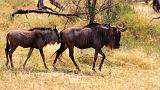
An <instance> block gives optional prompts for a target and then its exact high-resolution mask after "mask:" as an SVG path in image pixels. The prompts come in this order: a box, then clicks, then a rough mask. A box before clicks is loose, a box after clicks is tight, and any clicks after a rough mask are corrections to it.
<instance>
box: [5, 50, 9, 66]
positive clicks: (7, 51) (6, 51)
mask: <svg viewBox="0 0 160 90" xmlns="http://www.w3.org/2000/svg"><path fill="white" fill-rule="evenodd" d="M5 53H6V58H7V61H6V66H8V63H9V58H8V53H9V49H8V50H5Z"/></svg>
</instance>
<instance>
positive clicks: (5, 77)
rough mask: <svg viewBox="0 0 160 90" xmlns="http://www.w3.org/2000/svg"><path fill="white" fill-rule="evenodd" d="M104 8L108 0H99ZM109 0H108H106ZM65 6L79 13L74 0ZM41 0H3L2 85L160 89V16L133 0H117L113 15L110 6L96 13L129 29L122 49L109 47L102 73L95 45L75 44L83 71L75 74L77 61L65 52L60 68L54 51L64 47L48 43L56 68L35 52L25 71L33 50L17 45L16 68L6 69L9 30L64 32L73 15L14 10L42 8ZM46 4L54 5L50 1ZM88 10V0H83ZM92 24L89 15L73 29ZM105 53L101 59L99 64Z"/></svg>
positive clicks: (6, 87) (0, 5)
mask: <svg viewBox="0 0 160 90" xmlns="http://www.w3.org/2000/svg"><path fill="white" fill-rule="evenodd" d="M97 1H98V2H97V4H96V7H97V8H98V7H99V6H100V5H101V4H103V2H101V0H97ZM106 1H107V0H106ZM59 2H60V3H62V4H63V5H65V8H66V10H65V11H64V13H72V12H74V9H73V8H74V5H73V4H72V3H71V0H59ZM36 3H37V2H36V0H19V1H17V0H0V9H1V12H0V48H1V49H0V83H1V84H0V89H2V90H3V89H4V90H11V89H13V90H14V89H16V90H17V89H19V90H21V89H26V90H28V89H38V90H39V89H41V90H44V89H45V90H46V89H49V90H50V89H62V90H63V89H79V90H81V89H111V90H112V89H113V90H158V89H160V77H159V76H160V59H159V57H160V22H159V20H153V21H152V22H151V18H153V17H155V16H158V15H159V14H156V13H155V12H154V11H153V10H152V8H151V6H150V4H148V5H145V4H143V3H135V4H128V2H127V1H126V0H113V2H112V8H111V11H112V12H110V13H107V10H105V11H103V12H101V13H99V14H97V15H96V21H97V22H99V23H108V22H110V23H112V24H113V25H115V24H119V23H121V22H124V23H125V25H126V27H127V28H128V30H127V31H126V32H124V33H123V34H122V39H121V48H120V49H118V50H109V49H108V48H106V47H104V48H103V51H104V52H105V54H106V56H107V60H105V63H104V66H103V68H102V72H99V71H98V70H97V73H94V72H93V71H92V70H91V67H92V62H93V55H94V50H93V49H86V50H79V49H77V48H75V50H76V51H75V57H76V62H77V63H78V65H79V66H80V68H81V70H82V72H81V73H78V74H75V73H74V71H73V70H75V67H74V65H73V64H72V62H71V60H70V59H69V57H68V52H67V51H66V52H65V53H64V54H63V57H62V58H61V60H62V61H63V62H65V63H62V62H60V61H58V63H57V68H58V71H54V70H52V61H53V59H54V56H53V57H51V55H52V54H53V53H54V52H55V51H56V50H57V49H58V48H59V45H57V44H56V45H48V46H46V47H45V48H44V53H45V57H46V62H47V65H48V66H49V68H50V70H49V71H45V69H44V67H43V64H42V60H41V57H40V55H39V52H38V51H37V50H35V51H34V52H33V55H32V56H31V58H30V60H29V62H28V64H27V66H26V68H27V69H26V70H23V69H22V65H23V62H24V60H25V58H26V55H27V53H28V49H23V48H21V47H19V48H17V50H16V51H15V53H14V55H13V62H14V65H15V67H16V68H15V69H10V68H6V67H5V62H6V58H5V52H4V49H5V43H6V34H7V33H8V32H10V31H14V30H23V29H29V28H33V27H36V26H45V27H48V26H52V25H53V24H55V25H57V27H58V30H59V31H61V30H63V29H64V26H65V23H66V21H67V18H64V17H58V16H48V15H44V14H28V15H27V18H26V16H25V15H18V16H15V17H14V18H11V17H10V14H11V13H12V12H13V11H15V10H17V9H21V8H23V9H33V8H36ZM45 4H46V5H48V6H50V7H52V8H55V7H54V6H52V5H51V4H50V3H49V1H47V0H46V1H45ZM80 6H81V7H82V9H81V10H82V11H85V4H84V0H82V2H81V3H80ZM87 23H88V20H87V17H86V16H82V17H81V18H74V19H72V20H69V22H68V23H67V25H66V28H67V27H73V26H75V27H80V26H84V25H85V24H87ZM100 60H101V56H99V58H98V62H97V65H96V66H97V67H98V65H99V61H100Z"/></svg>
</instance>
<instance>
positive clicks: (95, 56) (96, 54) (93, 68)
mask: <svg viewBox="0 0 160 90" xmlns="http://www.w3.org/2000/svg"><path fill="white" fill-rule="evenodd" d="M97 56H98V51H97V50H95V54H94V62H93V67H92V70H93V71H96V70H95V64H96V60H97Z"/></svg>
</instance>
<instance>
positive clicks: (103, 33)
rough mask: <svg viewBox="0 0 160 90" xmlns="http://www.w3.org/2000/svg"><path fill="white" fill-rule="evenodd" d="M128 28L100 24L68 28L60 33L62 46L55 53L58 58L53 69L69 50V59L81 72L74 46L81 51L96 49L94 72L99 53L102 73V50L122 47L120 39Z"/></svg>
mask: <svg viewBox="0 0 160 90" xmlns="http://www.w3.org/2000/svg"><path fill="white" fill-rule="evenodd" d="M125 30H126V28H125V27H124V26H123V27H114V26H110V25H109V24H99V23H92V24H89V25H86V26H84V27H81V28H68V29H65V30H63V31H61V32H60V37H61V46H60V48H59V49H58V50H57V51H56V52H55V54H56V58H55V60H54V62H53V67H54V68H56V67H55V64H56V62H57V59H58V58H59V56H60V55H61V54H62V53H63V52H64V51H65V50H66V49H67V48H69V57H70V58H71V60H72V61H73V63H74V65H75V67H76V68H77V69H78V70H79V71H80V68H79V67H78V65H77V64H76V62H75V59H74V55H73V54H74V46H75V47H77V48H80V49H86V48H94V49H95V54H94V62H93V68H92V70H94V71H95V63H96V59H97V56H98V53H99V54H101V55H102V60H101V63H100V65H99V70H100V71H101V68H102V65H103V62H104V59H105V54H104V53H103V52H102V50H101V48H102V47H103V46H104V45H105V46H109V47H111V48H115V49H116V48H119V47H120V38H121V32H123V31H125Z"/></svg>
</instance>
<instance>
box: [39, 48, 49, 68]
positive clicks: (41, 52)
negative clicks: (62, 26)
mask: <svg viewBox="0 0 160 90" xmlns="http://www.w3.org/2000/svg"><path fill="white" fill-rule="evenodd" d="M39 52H40V54H41V57H42V60H43V64H44V67H45V68H46V69H48V67H47V65H46V62H45V57H44V54H43V49H39Z"/></svg>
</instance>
